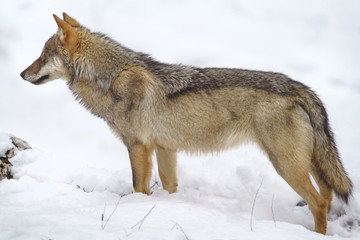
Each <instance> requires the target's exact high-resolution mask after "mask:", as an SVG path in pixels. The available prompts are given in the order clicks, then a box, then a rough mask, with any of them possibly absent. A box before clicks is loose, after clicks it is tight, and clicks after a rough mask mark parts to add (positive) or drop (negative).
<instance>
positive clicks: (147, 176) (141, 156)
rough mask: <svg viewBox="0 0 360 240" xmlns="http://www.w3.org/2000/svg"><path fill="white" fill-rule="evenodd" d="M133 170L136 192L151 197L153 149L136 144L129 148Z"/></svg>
mask: <svg viewBox="0 0 360 240" xmlns="http://www.w3.org/2000/svg"><path fill="white" fill-rule="evenodd" d="M128 151H129V156H130V162H131V169H132V175H133V186H134V190H135V192H142V193H145V194H147V195H150V180H151V175H152V161H151V156H152V153H153V148H152V147H147V146H144V145H142V144H136V145H134V146H131V147H129V148H128Z"/></svg>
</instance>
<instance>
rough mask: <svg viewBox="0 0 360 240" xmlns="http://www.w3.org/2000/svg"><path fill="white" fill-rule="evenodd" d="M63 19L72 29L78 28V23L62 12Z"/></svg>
mask: <svg viewBox="0 0 360 240" xmlns="http://www.w3.org/2000/svg"><path fill="white" fill-rule="evenodd" d="M63 18H64V21H65V22H67V23H68V24H70V25H71V26H72V27H80V23H79V22H78V21H76V20H75V19H74V18H72V17H70V16H69V15H67V14H66V13H65V12H63Z"/></svg>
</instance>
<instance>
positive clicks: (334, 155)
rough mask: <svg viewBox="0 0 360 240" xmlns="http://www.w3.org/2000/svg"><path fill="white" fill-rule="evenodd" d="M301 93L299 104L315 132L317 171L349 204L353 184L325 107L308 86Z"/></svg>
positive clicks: (315, 163) (300, 90)
mask: <svg viewBox="0 0 360 240" xmlns="http://www.w3.org/2000/svg"><path fill="white" fill-rule="evenodd" d="M299 93H300V95H299V96H297V99H298V103H299V105H300V106H301V107H302V108H303V109H304V110H305V111H306V112H307V113H308V115H309V118H310V121H311V125H312V128H313V131H314V151H313V156H312V163H313V164H314V166H315V171H316V172H317V173H318V174H319V177H320V178H321V180H322V181H323V182H324V183H325V184H327V185H328V187H329V188H330V189H333V190H334V192H335V194H336V195H337V196H338V197H340V198H341V199H342V200H344V202H346V203H348V201H349V197H350V196H351V192H352V183H351V180H350V178H349V177H348V175H347V173H346V171H345V169H344V167H343V165H342V163H341V160H340V157H339V153H338V150H337V148H336V144H335V140H334V134H333V132H332V131H331V129H330V125H329V121H328V116H327V113H326V110H325V107H324V105H323V104H322V102H321V100H320V99H319V98H318V97H317V95H316V94H315V93H314V92H313V91H311V90H310V89H309V88H307V87H306V86H304V85H301V87H300V89H299Z"/></svg>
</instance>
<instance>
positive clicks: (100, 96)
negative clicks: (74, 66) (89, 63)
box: [68, 79, 113, 122]
mask: <svg viewBox="0 0 360 240" xmlns="http://www.w3.org/2000/svg"><path fill="white" fill-rule="evenodd" d="M68 85H69V88H70V90H71V91H72V93H73V95H74V96H75V98H76V100H78V101H79V103H80V104H81V105H83V106H84V107H85V108H86V109H88V110H89V111H90V112H91V113H92V114H94V115H95V116H98V117H100V118H102V119H104V120H105V121H107V122H109V121H111V119H109V116H111V111H112V110H111V109H112V107H113V99H112V96H111V91H108V92H104V91H101V90H100V91H99V88H98V86H97V85H96V83H94V82H91V81H88V80H84V79H83V80H78V81H73V82H69V84H68Z"/></svg>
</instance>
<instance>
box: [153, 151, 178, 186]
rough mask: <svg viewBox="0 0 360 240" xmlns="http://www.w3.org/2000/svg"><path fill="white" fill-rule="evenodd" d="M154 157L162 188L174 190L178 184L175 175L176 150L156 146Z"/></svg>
mask: <svg viewBox="0 0 360 240" xmlns="http://www.w3.org/2000/svg"><path fill="white" fill-rule="evenodd" d="M156 158H157V162H158V167H159V175H160V179H161V183H162V185H163V188H164V189H165V190H167V191H168V192H169V193H174V192H176V191H177V185H178V180H177V176H176V167H177V160H176V151H174V150H168V149H164V148H161V147H157V148H156Z"/></svg>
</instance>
